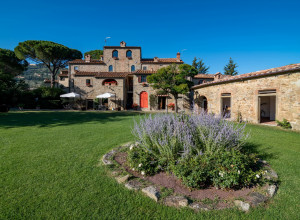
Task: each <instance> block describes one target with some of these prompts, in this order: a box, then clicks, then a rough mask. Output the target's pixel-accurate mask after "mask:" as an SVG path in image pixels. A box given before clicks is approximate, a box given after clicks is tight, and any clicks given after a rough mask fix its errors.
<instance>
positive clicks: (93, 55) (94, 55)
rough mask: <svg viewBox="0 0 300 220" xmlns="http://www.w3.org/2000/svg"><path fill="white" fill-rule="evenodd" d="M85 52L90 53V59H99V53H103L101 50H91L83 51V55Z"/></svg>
mask: <svg viewBox="0 0 300 220" xmlns="http://www.w3.org/2000/svg"><path fill="white" fill-rule="evenodd" d="M87 54H89V55H91V59H96V60H100V57H101V55H103V50H91V51H88V52H85V53H84V56H86V55H87Z"/></svg>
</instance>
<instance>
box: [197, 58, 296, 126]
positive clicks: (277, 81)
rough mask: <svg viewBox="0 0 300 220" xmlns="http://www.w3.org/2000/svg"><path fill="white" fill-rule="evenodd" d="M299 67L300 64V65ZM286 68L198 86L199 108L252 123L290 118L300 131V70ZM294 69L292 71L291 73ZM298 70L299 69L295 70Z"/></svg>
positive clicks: (291, 66) (291, 67)
mask: <svg viewBox="0 0 300 220" xmlns="http://www.w3.org/2000/svg"><path fill="white" fill-rule="evenodd" d="M297 65H298V66H299V67H300V65H299V64H297ZM298 66H295V65H294V66H293V65H290V66H286V68H284V67H283V68H282V69H278V70H277V69H272V70H270V71H269V72H266V71H262V72H257V73H253V74H250V75H249V74H245V76H243V75H240V76H238V77H233V78H232V80H220V81H219V82H218V81H214V82H212V83H205V84H203V85H199V86H194V87H193V90H194V102H195V108H196V109H199V108H201V109H205V110H206V111H208V112H210V113H215V114H222V113H223V112H224V111H225V112H226V111H227V113H229V114H228V117H230V118H231V119H232V120H237V119H238V118H240V119H242V120H243V121H249V122H251V123H260V122H263V119H264V118H268V119H269V120H270V121H274V120H275V119H277V120H283V119H284V118H285V119H287V120H288V121H289V122H290V123H291V125H292V127H293V129H296V130H300V69H299V70H297V69H296V68H298ZM289 69H290V70H289ZM295 69H296V70H295Z"/></svg>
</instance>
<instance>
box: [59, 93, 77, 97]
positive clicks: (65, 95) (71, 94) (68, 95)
mask: <svg viewBox="0 0 300 220" xmlns="http://www.w3.org/2000/svg"><path fill="white" fill-rule="evenodd" d="M60 97H61V98H80V95H79V94H77V93H75V92H71V93H67V94H63V95H60Z"/></svg>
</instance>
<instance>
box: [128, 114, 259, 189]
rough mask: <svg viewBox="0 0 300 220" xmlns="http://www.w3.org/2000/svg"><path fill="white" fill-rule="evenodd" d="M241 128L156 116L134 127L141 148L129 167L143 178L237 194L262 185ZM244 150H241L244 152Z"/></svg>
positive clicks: (212, 120)
mask: <svg viewBox="0 0 300 220" xmlns="http://www.w3.org/2000/svg"><path fill="white" fill-rule="evenodd" d="M244 129H245V124H244V125H240V124H235V123H233V122H230V121H227V120H224V119H223V118H222V117H220V116H215V115H212V114H206V113H204V112H202V113H200V114H198V115H196V114H194V115H185V114H157V115H155V116H152V115H149V116H148V117H144V118H141V120H140V123H139V124H137V123H136V122H135V126H134V129H133V134H134V135H135V137H136V138H137V141H138V142H139V147H135V148H134V149H131V150H130V151H129V154H128V161H129V163H130V166H131V167H132V168H134V169H136V170H138V171H140V172H143V173H144V174H146V175H147V174H151V175H152V174H154V173H156V172H158V171H160V170H168V171H170V172H172V173H173V174H174V175H175V176H177V177H178V178H180V179H181V180H182V182H183V183H184V184H185V185H186V186H188V187H190V188H203V187H206V186H209V185H213V186H215V187H219V188H238V187H242V186H249V185H251V184H257V183H259V182H260V181H261V178H260V177H261V176H262V171H261V164H260V163H258V159H257V157H256V155H254V154H250V153H249V149H247V148H246V145H245V143H246V140H247V138H248V134H246V133H245V131H244ZM244 147H245V149H244Z"/></svg>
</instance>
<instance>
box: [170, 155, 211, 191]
mask: <svg viewBox="0 0 300 220" xmlns="http://www.w3.org/2000/svg"><path fill="white" fill-rule="evenodd" d="M206 160H207V158H206V157H203V156H196V157H190V158H186V159H182V160H180V161H179V162H178V163H177V164H173V165H171V166H170V170H171V171H172V172H173V173H174V175H175V176H177V177H178V178H179V179H181V180H182V182H183V184H185V185H186V186H188V187H190V188H203V187H205V186H207V185H209V184H210V182H209V179H208V178H207V177H208V174H209V161H206Z"/></svg>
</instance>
